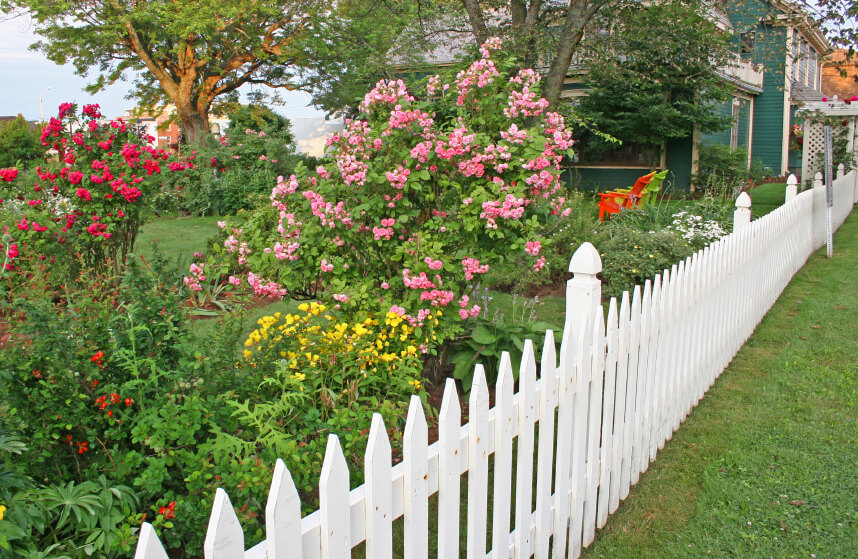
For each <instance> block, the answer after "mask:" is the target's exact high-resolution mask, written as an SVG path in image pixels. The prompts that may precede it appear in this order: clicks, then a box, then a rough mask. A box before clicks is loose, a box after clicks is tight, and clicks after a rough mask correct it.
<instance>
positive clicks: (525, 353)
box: [518, 339, 536, 384]
mask: <svg viewBox="0 0 858 559" xmlns="http://www.w3.org/2000/svg"><path fill="white" fill-rule="evenodd" d="M522 377H524V378H526V379H528V380H529V381H531V382H532V381H535V380H536V354H535V352H534V350H533V341H532V340H530V339H527V340H524V348H523V349H522V352H521V365H520V366H519V368H518V378H519V379H522ZM519 384H521V380H519Z"/></svg>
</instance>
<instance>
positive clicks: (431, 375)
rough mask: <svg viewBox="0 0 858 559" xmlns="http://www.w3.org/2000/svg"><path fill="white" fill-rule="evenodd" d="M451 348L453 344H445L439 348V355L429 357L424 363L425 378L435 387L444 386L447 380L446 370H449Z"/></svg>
mask: <svg viewBox="0 0 858 559" xmlns="http://www.w3.org/2000/svg"><path fill="white" fill-rule="evenodd" d="M451 347H452V342H450V341H448V342H444V343H443V344H441V345H440V346H439V347H438V353H436V354H435V355H427V356H426V359H425V360H424V361H423V378H424V379H426V380H427V381H428V382H429V383H430V384H431V385H433V386H440V385H442V384H444V379H445V378H446V375H445V374H444V369H446V368H447V358H448V357H449V356H450V348H451Z"/></svg>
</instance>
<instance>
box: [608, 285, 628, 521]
mask: <svg viewBox="0 0 858 559" xmlns="http://www.w3.org/2000/svg"><path fill="white" fill-rule="evenodd" d="M629 306H630V303H629V292H628V291H624V292H623V297H622V299H621V302H620V315H619V317H618V318H617V320H618V325H619V330H618V337H617V339H618V342H617V388H616V392H615V394H614V459H613V465H612V470H611V472H612V473H611V478H612V479H611V502H610V508H609V509H608V510H609V511H610V513H611V514H614V512H615V511H616V510H617V508H618V507H619V506H620V486H621V485H622V469H623V462H624V460H623V449H624V443H623V439H624V438H625V432H626V388H627V384H628V374H629V370H628V366H629V350H628V347H629V328H630V325H629V322H630V321H631V316H630V308H629ZM615 479H616V483H614V480H615Z"/></svg>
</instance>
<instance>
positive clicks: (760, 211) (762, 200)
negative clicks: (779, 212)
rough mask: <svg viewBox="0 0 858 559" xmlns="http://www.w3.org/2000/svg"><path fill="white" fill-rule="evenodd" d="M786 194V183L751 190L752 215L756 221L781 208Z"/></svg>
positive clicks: (774, 183)
mask: <svg viewBox="0 0 858 559" xmlns="http://www.w3.org/2000/svg"><path fill="white" fill-rule="evenodd" d="M785 194H786V183H785V182H770V183H767V184H761V185H760V186H758V187H756V188H754V189H753V190H750V191H749V192H748V195H749V196H750V197H751V215H752V216H753V218H754V219H757V218H760V217H763V216H764V215H766V214H767V213H769V212H772V211H774V210H775V209H777V208H779V207H780V206H782V205H783V203H784V195H785Z"/></svg>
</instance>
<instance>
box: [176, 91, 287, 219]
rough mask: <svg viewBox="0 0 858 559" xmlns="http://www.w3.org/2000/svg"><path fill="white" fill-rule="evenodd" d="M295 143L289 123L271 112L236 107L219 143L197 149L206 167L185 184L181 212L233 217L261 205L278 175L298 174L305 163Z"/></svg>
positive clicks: (200, 168) (261, 108) (262, 107)
mask: <svg viewBox="0 0 858 559" xmlns="http://www.w3.org/2000/svg"><path fill="white" fill-rule="evenodd" d="M294 144H295V138H294V136H293V135H292V130H291V126H290V123H289V121H288V120H286V119H285V118H283V117H282V116H280V115H278V114H277V113H275V112H273V111H272V110H271V109H269V108H267V107H264V106H260V105H249V106H238V107H236V108H234V109H233V111H232V112H231V113H230V125H229V128H227V130H226V133H225V134H224V135H223V136H222V137H221V138H220V140H219V142H218V143H217V144H216V145H213V146H204V147H198V148H197V149H198V150H199V152H198V158H199V160H200V161H202V162H203V163H201V164H200V166H199V167H197V168H196V169H195V170H194V172H193V173H192V174H191V175H190V177H188V178H187V179H183V180H181V184H180V185H179V186H181V192H182V195H181V201H180V208H181V209H182V210H183V211H186V212H189V213H192V214H197V215H232V214H235V213H236V212H238V211H241V210H252V209H254V208H256V207H258V206H260V205H262V204H263V203H265V202H266V201H267V197H268V194H270V192H271V185H272V184H274V183H275V182H276V180H277V176H278V175H283V174H289V173H291V172H293V171H294V169H295V165H296V164H297V163H298V162H299V161H301V160H303V157H302V156H299V155H296V154H295V145H294ZM180 178H181V177H180Z"/></svg>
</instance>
